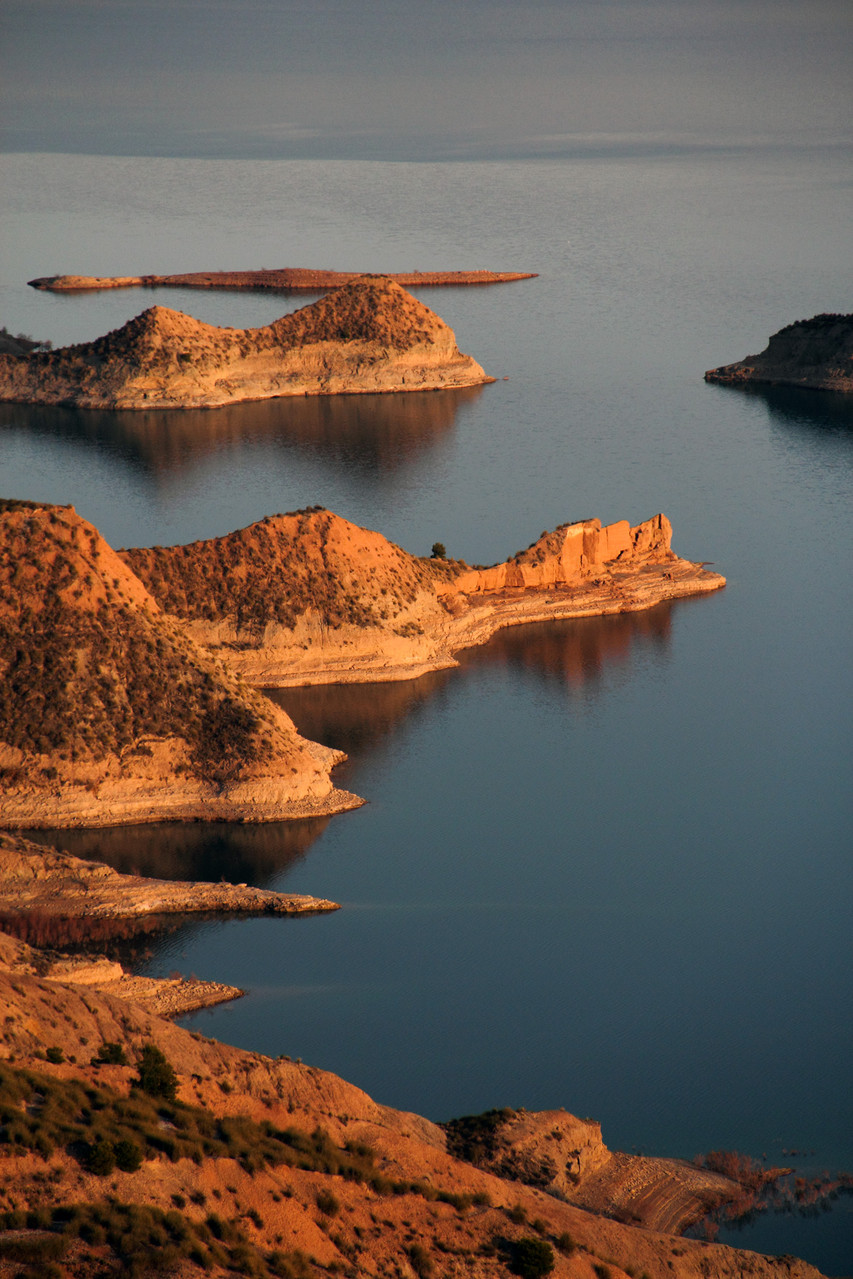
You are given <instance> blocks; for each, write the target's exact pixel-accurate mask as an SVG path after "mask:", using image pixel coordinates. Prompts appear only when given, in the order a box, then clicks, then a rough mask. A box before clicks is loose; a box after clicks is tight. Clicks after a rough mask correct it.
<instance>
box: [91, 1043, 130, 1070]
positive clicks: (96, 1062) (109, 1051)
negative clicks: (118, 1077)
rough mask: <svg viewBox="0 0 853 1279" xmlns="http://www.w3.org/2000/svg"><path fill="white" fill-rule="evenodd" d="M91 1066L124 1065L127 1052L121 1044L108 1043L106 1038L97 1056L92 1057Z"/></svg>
mask: <svg viewBox="0 0 853 1279" xmlns="http://www.w3.org/2000/svg"><path fill="white" fill-rule="evenodd" d="M92 1065H93V1066H126V1065H127V1054H126V1053H125V1051H124V1046H123V1045H122V1044H113V1043H108V1042H107V1041H106V1040H105V1041H104V1043H102V1044H101V1048H100V1051H99V1052H98V1055H97V1057H93V1058H92Z"/></svg>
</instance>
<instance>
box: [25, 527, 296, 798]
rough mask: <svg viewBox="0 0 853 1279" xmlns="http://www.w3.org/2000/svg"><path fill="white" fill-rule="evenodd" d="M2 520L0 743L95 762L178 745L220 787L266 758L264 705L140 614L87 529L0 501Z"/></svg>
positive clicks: (139, 601) (128, 582)
mask: <svg viewBox="0 0 853 1279" xmlns="http://www.w3.org/2000/svg"><path fill="white" fill-rule="evenodd" d="M0 518H2V523H3V537H2V540H0V600H2V604H0V740H2V741H4V742H5V743H6V744H7V745H8V746H11V747H13V748H14V749H16V750H18V751H21V752H23V753H24V754H25V755H42V756H58V757H59V759H60V760H98V759H103V758H104V757H105V756H108V755H115V756H123V755H124V754H126V753H127V752H129V751H130V752H132V751H136V752H137V753H139V754H142V755H145V754H146V752H147V753H148V754H150V746H147V745H146V742H147V740H148V739H162V738H169V737H179V738H182V739H183V740H185V741H186V743H187V745H188V747H189V754H188V760H189V763H188V767H189V768H190V770H191V771H193V772H195V773H196V774H197V775H199V776H208V777H209V776H213V777H215V778H216V779H217V780H220V781H223V780H226V779H227V776H230V775H234V774H236V773H237V772H238V771H239V770H240V768H242V767H243V766H245V765H246V764H249V763H253V762H259V761H264V760H267V759H269V758H270V757H271V755H272V752H273V740H272V737H271V734H270V731H269V730H270V725H269V724H267V723H264V722H263V710H262V707H263V703H261V702H260V701H259V699H257V697H256V695H254V694H251V693H249V692H248V690H246V691H245V693H244V691H243V690H241V689H238V687H237V685H236V682H235V681H234V680H233V679H232V678H231V677H230V676H227V675H226V673H225V672H224V671H223V670H221V669H219V668H218V667H217V666H216V664H215V662H214V661H213V659H211V658H208V657H207V656H206V655H204V654H202V653H201V652H200V650H198V649H196V648H195V646H193V645H191V643H190V642H189V641H188V640H187V639H186V638H185V637H184V636H182V635H181V634H180V632H179V631H178V630H177V629H176V628H174V627H172V626H171V625H170V624H169V623H167V622H166V621H165V620H164V619H163V618H162V617H161V616H160V615H159V613H158V612H157V610H156V609H155V608H153V607H146V606H145V605H146V600H145V599H144V598H143V597H144V592H143V591H142V590H141V588H140V586H139V583H138V582H135V581H134V579H133V578H132V576H131V575H130V574H129V573H128V572H127V570H126V568H125V566H124V565H123V564H122V563H121V561H119V560H118V559H117V557H116V556H115V555H114V553H113V552H112V551H111V550H110V549H109V547H107V545H106V543H104V542H103V541H102V539H101V538H100V537H99V536H98V534H97V533H96V532H95V530H94V529H91V528H90V527H89V526H88V525H86V524H85V523H84V522H83V521H81V520H80V519H79V518H78V517H76V516H75V515H74V513H73V511H71V510H69V509H66V508H45V507H38V506H36V505H35V504H31V503H23V502H17V503H13V502H4V503H3V504H2V505H0ZM148 603H150V601H148ZM256 702H257V703H258V704H257V705H255V703H256ZM45 769H46V774H47V775H46V776H45V779H44V780H45V781H47V782H49V781H51V780H52V778H53V777H54V776H55V772H52V765H50V764H49V763H46V764H45ZM11 772H12V773H14V768H12V769H11ZM8 773H9V770H8V769H7V776H6V781H7V783H8V782H13V781H14V777H11V776H9V775H8Z"/></svg>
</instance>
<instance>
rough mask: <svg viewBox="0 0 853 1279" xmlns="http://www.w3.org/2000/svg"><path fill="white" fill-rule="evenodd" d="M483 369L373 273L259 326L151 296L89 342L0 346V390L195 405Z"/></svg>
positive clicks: (30, 396)
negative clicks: (1, 350)
mask: <svg viewBox="0 0 853 1279" xmlns="http://www.w3.org/2000/svg"><path fill="white" fill-rule="evenodd" d="M491 380H492V379H490V378H488V377H487V376H486V374H485V373H484V372H483V370H482V368H481V367H480V365H479V364H477V362H476V361H475V360H473V359H471V357H470V356H467V355H463V354H462V353H461V352H460V351H459V348H458V347H457V345H456V339H455V337H454V335H453V330H452V329H450V328H449V327H448V325H446V324H445V323H444V321H443V320H441V319H440V318H439V317H438V316H437V315H436V314H435V313H434V312H433V311H431V310H430V309H429V307H427V306H424V304H423V303H422V302H419V301H417V299H416V298H414V297H412V295H411V294H410V293H407V292H406V291H405V290H404V289H402V288H401V287H400V286H399V285H398V284H395V283H394V282H393V281H392V280H388V279H386V278H384V277H381V276H377V277H373V276H365V277H361V278H360V279H358V280H354V281H352V282H351V283H349V284H345V285H342V286H341V287H340V288H339V289H336V290H335V291H334V292H332V293H329V294H327V295H326V296H325V297H323V298H321V299H320V300H319V301H318V302H314V303H313V304H312V305H310V306H307V307H303V308H302V310H300V311H296V312H294V313H293V314H291V315H285V316H283V317H282V318H281V319H279V320H276V321H275V322H274V323H273V324H269V325H266V326H265V327H263V328H257V329H228V328H217V327H216V326H214V325H212V324H204V323H202V322H201V321H200V320H195V319H193V318H192V317H191V316H188V315H184V314H182V313H181V312H180V311H171V310H169V309H168V308H166V307H161V306H155V307H151V308H149V309H148V310H147V311H143V312H142V314H141V315H138V316H137V317H136V318H135V319H133V320H130V321H129V322H128V323H127V324H125V325H124V326H123V327H122V328H120V329H116V330H115V331H114V332H112V333H108V334H107V335H106V336H105V337H102V338H98V339H97V341H95V342H89V343H84V344H81V345H78V346H69V347H64V348H61V349H59V350H57V351H51V352H34V353H32V354H29V355H18V356H16V355H12V354H6V355H0V399H3V400H13V401H21V402H25V403H30V404H73V405H76V406H77V407H80V408H109V409H152V408H198V407H209V406H214V405H221V404H233V403H236V402H239V401H242V400H265V399H274V398H276V397H278V396H287V395H335V394H340V393H342V392H346V393H350V394H352V393H356V392H377V391H413V390H432V389H439V388H443V387H462V386H477V385H480V384H482V383H483V382H488V381H491Z"/></svg>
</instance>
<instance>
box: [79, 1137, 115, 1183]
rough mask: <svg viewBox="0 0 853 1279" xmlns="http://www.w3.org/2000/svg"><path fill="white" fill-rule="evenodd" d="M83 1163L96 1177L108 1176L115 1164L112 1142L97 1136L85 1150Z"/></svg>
mask: <svg viewBox="0 0 853 1279" xmlns="http://www.w3.org/2000/svg"><path fill="white" fill-rule="evenodd" d="M85 1165H86V1168H87V1170H88V1171H89V1172H92V1173H94V1174H95V1176H96V1177H109V1175H110V1173H111V1172H113V1171H114V1170H115V1166H116V1152H115V1149H114V1148H113V1144H112V1142H111V1141H105V1140H104V1138H103V1137H99V1138H98V1140H97V1141H95V1142H94V1143H93V1144H92V1145H91V1146H90V1147H89V1149H88V1151H87V1152H86V1159H85Z"/></svg>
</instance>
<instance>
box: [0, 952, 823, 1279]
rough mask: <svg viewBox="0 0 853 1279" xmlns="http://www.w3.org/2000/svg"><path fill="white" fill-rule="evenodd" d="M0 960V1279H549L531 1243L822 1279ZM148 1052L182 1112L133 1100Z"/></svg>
mask: <svg viewBox="0 0 853 1279" xmlns="http://www.w3.org/2000/svg"><path fill="white" fill-rule="evenodd" d="M3 958H4V948H3V946H2V945H0V1003H2V1006H3V1008H4V1010H5V1022H4V1029H3V1036H2V1039H0V1106H2V1112H3V1118H4V1121H5V1123H6V1125H7V1131H8V1133H9V1134H10V1135H12V1136H13V1141H11V1142H10V1143H9V1144H8V1145H7V1147H6V1151H7V1153H5V1155H4V1158H3V1159H2V1160H0V1196H2V1197H3V1199H4V1201H5V1205H7V1207H8V1208H9V1209H11V1208H13V1207H14V1209H16V1210H17V1212H16V1214H11V1215H10V1214H9V1213H7V1212H3V1211H2V1209H0V1239H2V1240H3V1242H4V1245H5V1244H8V1245H9V1248H8V1249H6V1248H5V1247H4V1249H3V1251H2V1253H0V1275H2V1276H3V1279H6V1276H7V1275H8V1276H10V1277H11V1276H12V1275H13V1274H19V1273H24V1274H27V1275H28V1276H29V1279H35V1275H37V1274H38V1275H47V1274H56V1273H57V1270H58V1268H57V1267H55V1266H53V1264H52V1262H51V1263H50V1265H49V1266H48V1265H46V1264H45V1262H46V1261H50V1259H51V1258H55V1257H57V1256H59V1257H61V1258H62V1262H61V1266H62V1268H61V1271H59V1273H61V1274H62V1275H63V1276H67V1277H68V1279H78V1276H79V1279H84V1277H85V1279H88V1276H90V1275H92V1274H99V1275H103V1276H112V1275H119V1274H122V1273H123V1274H128V1273H141V1272H143V1267H144V1265H145V1264H146V1263H147V1264H148V1265H153V1264H155V1262H156V1263H157V1264H158V1266H159V1267H161V1268H162V1267H164V1266H165V1267H167V1268H168V1267H169V1266H171V1267H172V1269H171V1270H170V1273H173V1274H176V1275H181V1276H185V1277H186V1279H190V1277H192V1276H196V1275H199V1274H201V1273H207V1274H209V1275H213V1276H219V1275H223V1276H224V1275H226V1274H233V1273H241V1274H253V1275H256V1276H259V1277H263V1279H273V1276H287V1275H290V1276H300V1277H301V1279H320V1276H321V1275H324V1274H329V1273H338V1274H344V1275H350V1276H356V1275H358V1276H368V1277H370V1276H373V1277H376V1279H378V1277H379V1276H382V1275H384V1276H391V1275H396V1276H398V1277H401V1279H413V1277H415V1279H417V1277H418V1276H427V1275H432V1276H435V1279H438V1276H448V1277H450V1276H458V1277H459V1279H461V1277H462V1276H466V1277H468V1279H502V1277H503V1276H505V1275H506V1274H507V1272H508V1270H509V1271H511V1272H514V1273H544V1271H543V1270H541V1269H540V1270H535V1271H530V1270H526V1271H525V1270H520V1269H519V1268H518V1267H519V1263H520V1260H521V1258H522V1257H524V1256H525V1255H526V1256H529V1255H530V1253H531V1248H530V1244H531V1243H533V1244H534V1248H533V1252H534V1255H536V1256H537V1257H541V1256H542V1251H543V1249H544V1248H545V1247H547V1252H548V1253H550V1255H551V1256H552V1258H553V1270H552V1271H551V1273H552V1274H553V1275H554V1276H555V1279H590V1276H592V1275H595V1274H598V1275H609V1276H610V1277H611V1279H627V1277H628V1276H637V1275H643V1274H645V1275H647V1276H648V1279H708V1276H709V1275H712V1276H715V1277H716V1279H740V1276H743V1275H746V1274H748V1275H750V1276H752V1279H783V1277H784V1279H819V1275H818V1272H817V1271H816V1270H815V1269H814V1268H813V1267H811V1266H809V1265H807V1264H806V1263H804V1262H800V1261H797V1260H796V1259H794V1258H793V1257H779V1258H772V1257H762V1256H759V1255H758V1254H756V1253H752V1252H747V1251H745V1250H743V1249H738V1248H730V1247H725V1246H722V1245H715V1244H709V1243H704V1242H699V1241H696V1240H688V1239H683V1238H679V1237H677V1236H675V1235H673V1234H668V1233H664V1232H661V1231H660V1230H656V1229H654V1228H643V1227H639V1228H638V1227H637V1226H636V1225H629V1224H624V1223H622V1222H619V1221H615V1220H612V1219H609V1218H608V1217H607V1216H603V1215H599V1214H598V1213H594V1212H589V1211H585V1210H584V1209H582V1208H580V1207H578V1206H576V1205H573V1204H570V1203H567V1202H565V1201H564V1200H562V1199H560V1198H557V1197H556V1196H555V1195H554V1194H551V1193H549V1192H548V1191H547V1190H544V1189H540V1188H535V1187H533V1186H530V1185H527V1184H524V1183H523V1182H522V1181H519V1180H515V1179H514V1178H513V1176H512V1174H511V1173H510V1174H509V1175H501V1174H499V1173H497V1172H495V1171H493V1170H490V1169H487V1168H480V1167H475V1166H472V1165H471V1164H470V1163H468V1162H465V1161H464V1160H462V1159H459V1158H457V1157H455V1156H454V1154H453V1153H452V1152H451V1151H449V1150H448V1144H447V1141H446V1138H445V1133H444V1131H443V1130H442V1129H441V1128H440V1127H439V1126H437V1125H436V1124H434V1123H430V1122H429V1121H428V1120H426V1119H423V1118H421V1117H419V1116H417V1115H412V1114H407V1113H405V1112H402V1111H397V1110H392V1109H391V1108H389V1107H386V1106H382V1105H380V1104H378V1103H377V1102H375V1101H373V1100H372V1098H370V1097H369V1096H368V1095H367V1094H366V1093H364V1092H362V1091H361V1090H360V1089H359V1088H357V1087H355V1086H354V1085H352V1084H349V1083H347V1082H345V1081H344V1080H342V1079H339V1078H337V1077H336V1076H334V1075H331V1074H328V1073H326V1072H324V1071H321V1070H317V1069H315V1068H313V1067H310V1066H303V1065H302V1064H301V1063H299V1062H294V1061H291V1060H290V1059H289V1058H287V1057H281V1058H278V1059H277V1060H272V1059H270V1058H267V1057H263V1056H260V1055H259V1054H256V1053H249V1052H243V1051H241V1050H239V1049H237V1048H231V1047H229V1046H228V1045H225V1044H220V1043H216V1042H214V1041H211V1040H207V1039H205V1038H204V1037H203V1036H202V1035H200V1034H198V1033H190V1032H188V1031H186V1030H183V1029H181V1028H180V1027H178V1026H175V1025H172V1024H171V1023H169V1022H167V1021H164V1020H162V1019H161V1018H158V1017H156V1016H153V1015H151V1013H149V1012H147V1011H146V1010H144V1009H142V1008H140V1007H138V1006H137V1005H135V1004H134V1003H133V1002H132V1001H128V1000H125V999H120V998H115V997H112V996H110V995H106V994H103V993H101V992H99V991H97V990H96V989H93V988H87V987H85V986H81V985H80V984H74V985H70V984H66V983H64V982H63V981H62V980H61V978H60V977H59V975H58V974H56V973H54V974H53V975H52V976H51V978H50V979H45V977H43V976H40V975H39V974H38V972H37V966H30V970H29V971H27V965H26V964H23V965H22V964H21V963H20V961H19V962H18V964H17V965H16V966H14V967H13V969H12V971H9V969H8V967H6V965H4V963H3ZM34 967H35V968H36V971H34V970H33V969H34ZM152 1046H155V1047H156V1048H158V1049H159V1050H160V1051H161V1052H162V1053H163V1054H164V1055H165V1057H166V1060H167V1063H168V1064H170V1065H171V1066H172V1067H173V1069H174V1071H175V1072H176V1081H177V1085H178V1100H177V1101H169V1100H167V1099H165V1098H164V1097H163V1096H151V1095H150V1094H149V1093H148V1092H146V1091H145V1088H144V1087H141V1086H140V1083H139V1080H140V1078H141V1072H139V1073H138V1069H139V1066H140V1064H141V1054H142V1051H143V1050H147V1049H150V1047H152ZM45 1050H47V1052H46V1051H45ZM46 1056H47V1058H48V1059H47V1060H45V1057H46ZM151 1086H152V1087H153V1085H151ZM515 1122H516V1123H517V1124H518V1125H519V1126H520V1128H519V1132H518V1133H517V1134H515V1135H513V1133H512V1132H509V1133H507V1134H505V1152H506V1153H507V1154H508V1155H509V1156H512V1152H513V1150H514V1149H515V1148H516V1146H517V1147H518V1151H519V1160H520V1162H521V1164H524V1160H525V1158H526V1154H525V1152H527V1153H529V1143H530V1133H531V1132H532V1131H534V1130H538V1131H540V1132H541V1133H542V1134H543V1141H544V1140H545V1138H544V1133H545V1132H546V1129H548V1128H550V1129H551V1130H554V1129H558V1130H559V1132H560V1134H561V1135H562V1136H565V1139H566V1141H574V1140H575V1138H576V1137H577V1138H578V1140H581V1141H582V1140H583V1138H584V1137H585V1136H586V1137H588V1143H587V1145H588V1148H589V1149H590V1150H593V1149H594V1150H595V1152H596V1157H597V1158H599V1159H601V1160H604V1161H605V1162H606V1161H607V1158H608V1156H609V1154H610V1152H609V1151H607V1149H606V1147H604V1146H603V1143H601V1141H600V1134H599V1133H598V1132H597V1128H596V1126H595V1125H590V1124H588V1123H585V1122H584V1121H580V1120H575V1119H574V1118H573V1117H572V1116H570V1115H567V1114H566V1113H565V1112H552V1113H550V1114H547V1115H542V1116H536V1115H531V1116H523V1115H522V1116H518V1115H517V1116H516V1120H515ZM510 1127H512V1126H511V1125H510ZM516 1136H517V1138H518V1141H516ZM562 1136H561V1139H560V1141H559V1142H558V1141H557V1140H556V1139H554V1140H552V1142H551V1144H552V1145H554V1147H555V1150H556V1149H557V1148H558V1147H559V1148H562V1146H563V1144H564V1143H563V1140H562ZM120 1143H124V1149H123V1151H122V1152H121V1153H122V1164H123V1165H124V1166H116V1165H115V1156H116V1154H117V1153H118V1152H119V1147H120ZM96 1147H97V1150H96ZM134 1153H135V1158H133V1159H127V1158H126V1157H125V1156H127V1155H131V1154H134ZM561 1153H562V1151H561ZM96 1156H97V1157H96ZM110 1157H112V1160H113V1162H112V1167H111V1170H110V1171H109V1174H108V1175H104V1170H105V1168H107V1167H108V1166H109V1160H110ZM650 1162H654V1161H650ZM10 1200H14V1203H11V1202H10ZM75 1205H77V1206H78V1207H77V1209H76V1213H75V1211H74V1207H75ZM126 1205H131V1206H133V1207H132V1208H127V1207H126ZM128 1217H130V1218H131V1221H132V1224H134V1225H135V1226H136V1230H135V1234H134V1233H132V1231H131V1230H130V1229H129V1228H128V1226H127V1225H126V1224H123V1223H125V1222H126V1219H127V1218H128ZM525 1241H527V1246H526V1250H525ZM50 1245H52V1247H50ZM15 1249H17V1250H18V1251H17V1252H16V1251H15ZM146 1250H147V1251H146ZM10 1254H11V1257H12V1261H11V1263H10V1261H9V1260H7V1258H9V1256H10ZM202 1262H203V1263H204V1266H205V1269H204V1271H202V1269H201V1268H200V1267H201V1264H202ZM27 1263H30V1264H27ZM25 1265H26V1268H24V1266H25ZM39 1265H41V1269H39V1268H38V1267H39Z"/></svg>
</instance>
